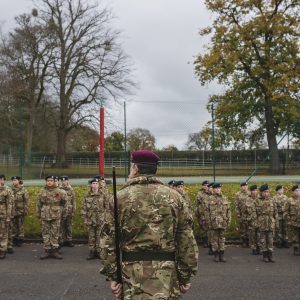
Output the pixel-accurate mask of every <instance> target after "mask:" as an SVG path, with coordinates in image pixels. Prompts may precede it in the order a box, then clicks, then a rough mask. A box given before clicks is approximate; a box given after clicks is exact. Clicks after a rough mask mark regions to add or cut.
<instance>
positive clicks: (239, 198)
mask: <svg viewBox="0 0 300 300" xmlns="http://www.w3.org/2000/svg"><path fill="white" fill-rule="evenodd" d="M248 196H249V192H248V183H247V182H246V181H244V182H242V183H241V190H240V191H239V192H237V193H236V194H235V208H236V215H237V220H238V223H239V227H240V237H241V241H242V246H243V247H248V246H249V232H248V229H247V227H246V225H247V222H244V219H243V215H242V208H243V205H244V203H245V201H246V199H248Z"/></svg>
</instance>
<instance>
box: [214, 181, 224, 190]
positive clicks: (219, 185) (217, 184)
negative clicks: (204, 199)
mask: <svg viewBox="0 0 300 300" xmlns="http://www.w3.org/2000/svg"><path fill="white" fill-rule="evenodd" d="M220 187H222V184H221V183H219V182H215V183H214V184H213V185H212V188H213V189H217V188H220Z"/></svg>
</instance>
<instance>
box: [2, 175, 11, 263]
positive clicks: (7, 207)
mask: <svg viewBox="0 0 300 300" xmlns="http://www.w3.org/2000/svg"><path fill="white" fill-rule="evenodd" d="M4 184H5V175H4V174H1V175H0V259H4V258H5V255H6V251H7V244H8V228H9V224H10V222H11V219H12V208H13V200H12V195H11V190H10V188H8V187H7V186H5V185H4Z"/></svg>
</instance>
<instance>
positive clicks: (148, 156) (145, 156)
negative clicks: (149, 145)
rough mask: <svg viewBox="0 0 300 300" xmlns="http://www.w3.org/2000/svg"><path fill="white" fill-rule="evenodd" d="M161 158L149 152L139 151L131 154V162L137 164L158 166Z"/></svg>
mask: <svg viewBox="0 0 300 300" xmlns="http://www.w3.org/2000/svg"><path fill="white" fill-rule="evenodd" d="M158 161H159V156H158V155H157V154H155V153H154V152H152V151H149V150H137V151H134V152H132V154H131V162H133V163H136V164H145V165H155V166H156V165H157V164H158Z"/></svg>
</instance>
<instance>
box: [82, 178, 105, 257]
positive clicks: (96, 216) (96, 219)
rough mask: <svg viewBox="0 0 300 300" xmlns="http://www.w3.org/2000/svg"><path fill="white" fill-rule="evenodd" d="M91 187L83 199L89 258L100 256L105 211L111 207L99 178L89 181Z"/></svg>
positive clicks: (83, 215)
mask: <svg viewBox="0 0 300 300" xmlns="http://www.w3.org/2000/svg"><path fill="white" fill-rule="evenodd" d="M89 183H90V185H91V187H90V190H89V192H88V193H87V194H86V196H85V197H84V199H83V203H82V208H81V215H82V217H83V220H84V223H85V224H86V225H87V227H88V236H89V255H88V257H87V259H88V260H90V259H94V258H99V255H100V251H101V249H100V234H101V230H102V228H103V223H104V220H105V217H104V216H105V212H106V211H107V210H108V208H109V198H108V194H107V192H106V191H105V189H103V188H100V187H99V179H97V178H93V179H92V180H90V181H89Z"/></svg>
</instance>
